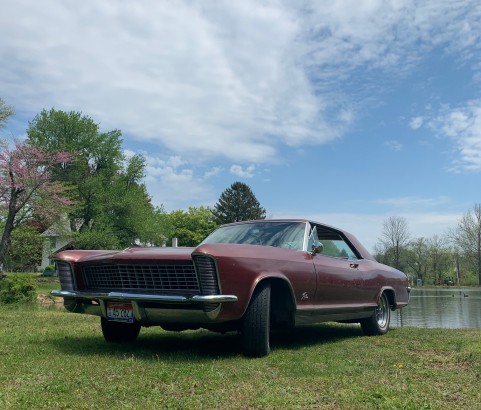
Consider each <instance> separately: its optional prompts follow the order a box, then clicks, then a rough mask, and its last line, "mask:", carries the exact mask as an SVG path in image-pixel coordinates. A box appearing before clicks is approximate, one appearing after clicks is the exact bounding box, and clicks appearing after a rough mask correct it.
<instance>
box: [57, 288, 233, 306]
mask: <svg viewBox="0 0 481 410" xmlns="http://www.w3.org/2000/svg"><path fill="white" fill-rule="evenodd" d="M50 294H51V295H52V296H57V297H62V298H76V299H89V300H112V301H114V300H118V301H139V302H160V303H226V302H237V296H234V295H193V296H181V295H154V294H145V293H124V292H105V293H104V292H102V293H95V292H78V291H74V290H52V291H51V292H50Z"/></svg>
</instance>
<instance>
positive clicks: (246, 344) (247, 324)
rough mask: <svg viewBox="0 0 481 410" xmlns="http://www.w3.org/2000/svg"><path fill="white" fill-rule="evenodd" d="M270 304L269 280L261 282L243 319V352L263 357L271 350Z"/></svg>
mask: <svg viewBox="0 0 481 410" xmlns="http://www.w3.org/2000/svg"><path fill="white" fill-rule="evenodd" d="M270 304H271V286H270V284H269V283H267V282H265V283H261V284H259V285H258V286H257V288H256V289H255V291H254V294H253V295H252V298H251V301H250V303H249V306H248V308H247V310H246V313H245V314H244V317H243V319H242V329H241V337H242V352H243V353H244V355H246V356H251V357H262V356H267V355H268V354H269V352H270V344H269V331H270V318H269V316H270Z"/></svg>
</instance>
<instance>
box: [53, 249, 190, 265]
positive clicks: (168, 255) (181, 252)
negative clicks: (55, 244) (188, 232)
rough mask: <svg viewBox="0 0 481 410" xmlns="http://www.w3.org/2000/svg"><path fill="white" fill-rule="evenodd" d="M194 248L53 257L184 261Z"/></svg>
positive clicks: (66, 253) (77, 252)
mask: <svg viewBox="0 0 481 410" xmlns="http://www.w3.org/2000/svg"><path fill="white" fill-rule="evenodd" d="M194 249H195V248H157V247H149V248H142V247H132V248H127V249H125V250H123V251H100V250H88V251H85V250H73V251H62V252H59V253H57V254H56V255H55V259H57V260H63V261H66V262H75V263H77V262H81V263H84V262H85V263H89V262H102V263H107V262H109V261H111V262H118V261H122V260H137V261H142V260H155V259H170V260H185V259H190V258H191V254H192V251H193V250H194Z"/></svg>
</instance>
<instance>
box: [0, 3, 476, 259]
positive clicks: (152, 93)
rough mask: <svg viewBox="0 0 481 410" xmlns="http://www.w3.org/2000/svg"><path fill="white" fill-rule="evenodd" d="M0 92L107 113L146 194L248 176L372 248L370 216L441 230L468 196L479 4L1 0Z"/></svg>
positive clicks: (265, 200)
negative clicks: (135, 159)
mask: <svg viewBox="0 0 481 410" xmlns="http://www.w3.org/2000/svg"><path fill="white" fill-rule="evenodd" d="M0 38H1V41H0V61H1V63H0V96H1V97H2V98H3V99H4V100H5V101H6V102H7V103H9V104H11V105H13V106H14V107H15V109H16V116H15V118H13V119H12V120H10V121H9V123H8V124H7V126H6V127H5V128H4V129H3V130H1V131H0V133H1V136H2V137H8V138H9V137H12V136H16V137H22V136H24V135H25V129H26V128H27V125H28V121H30V120H31V119H32V118H33V117H34V116H35V114H37V113H39V112H40V111H41V110H42V109H44V108H45V109H50V108H52V107H54V108H56V109H61V110H66V111H70V110H75V111H81V112H82V113H84V114H86V115H89V116H90V117H91V118H93V119H94V120H95V121H96V122H98V123H100V126H101V129H102V130H103V131H108V130H111V129H114V128H118V129H121V130H122V133H123V138H124V143H123V147H124V149H125V152H126V154H127V155H130V154H132V153H141V154H143V155H144V156H145V157H146V159H147V162H148V166H147V175H146V178H145V182H146V184H147V187H148V190H149V193H150V195H151V196H152V200H153V202H154V203H155V204H157V205H160V204H163V205H164V207H165V209H166V210H167V211H171V210H174V209H179V208H182V209H186V208H187V207H188V206H201V205H209V206H213V205H214V204H215V202H216V201H217V199H218V198H219V196H220V194H221V192H222V191H223V190H224V189H225V188H227V187H228V186H229V185H230V184H231V183H232V182H234V181H237V180H240V181H243V182H246V183H247V184H249V185H250V186H251V187H252V189H253V191H254V193H255V194H256V196H257V198H258V199H259V201H260V202H261V204H262V205H263V206H264V207H265V208H266V210H267V214H268V216H269V217H307V218H312V219H315V220H318V221H321V222H325V223H327V224H331V225H335V226H339V227H341V228H344V229H346V230H349V231H351V232H352V233H354V234H355V235H356V236H358V238H359V239H360V240H361V241H362V242H364V243H365V244H366V246H367V247H368V248H369V249H371V250H372V249H373V247H374V244H375V243H376V240H377V238H378V237H379V236H380V234H381V230H382V223H383V221H384V220H386V218H388V217H389V216H392V215H396V216H402V217H405V218H406V219H407V221H408V224H409V229H410V232H411V235H412V237H421V236H424V237H430V236H432V235H435V234H437V235H442V234H444V233H445V232H446V230H447V229H449V228H452V227H454V226H455V225H456V222H457V221H458V220H459V218H460V217H461V216H462V214H463V213H466V212H467V211H468V210H470V209H472V207H473V206H474V204H475V203H479V202H481V195H480V182H481V3H480V2H479V1H477V0H473V1H471V0H465V1H462V0H460V1H456V0H449V1H445V0H436V1H434V0H432V1H402V0H397V1H374V0H371V1H367V0H366V1H362V0H356V1H354V0H352V1H349V0H345V1H322V2H321V1H294V0H292V1H288V0H285V1H269V0H266V1H263V2H259V1H254V0H244V1H238V2H237V1H228V0H225V1H222V0H217V1H202V2H195V1H181V0H178V1H153V0H152V1H146V0H139V1H136V2H131V1H109V0H105V1H102V2H99V1H93V0H85V1H82V2H78V1H53V0H43V1H42V2H38V1H34V0H28V1H27V0H16V1H7V2H4V4H3V5H2V13H1V14H0Z"/></svg>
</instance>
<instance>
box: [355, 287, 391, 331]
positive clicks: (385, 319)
mask: <svg viewBox="0 0 481 410" xmlns="http://www.w3.org/2000/svg"><path fill="white" fill-rule="evenodd" d="M390 321H391V306H390V305H389V300H388V297H387V295H386V293H383V294H382V295H381V297H380V298H379V303H378V306H377V308H376V310H375V311H374V314H373V315H372V316H371V317H370V318H367V319H362V320H361V322H360V323H361V328H362V331H363V332H364V334H365V335H367V336H378V335H383V334H385V333H387V331H388V330H389V323H390Z"/></svg>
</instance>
